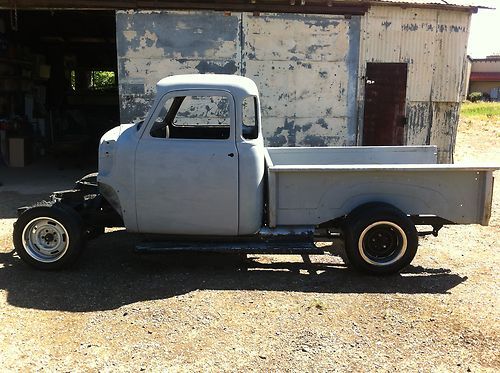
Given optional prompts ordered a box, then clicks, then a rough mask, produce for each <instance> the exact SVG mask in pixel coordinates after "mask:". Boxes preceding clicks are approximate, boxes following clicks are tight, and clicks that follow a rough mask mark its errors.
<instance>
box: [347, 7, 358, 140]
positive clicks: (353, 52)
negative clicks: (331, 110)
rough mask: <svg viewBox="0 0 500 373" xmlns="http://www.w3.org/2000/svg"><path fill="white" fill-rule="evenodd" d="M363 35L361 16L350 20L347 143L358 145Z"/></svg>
mask: <svg viewBox="0 0 500 373" xmlns="http://www.w3.org/2000/svg"><path fill="white" fill-rule="evenodd" d="M360 35H361V17H360V16H354V17H352V18H351V21H350V22H349V50H348V52H347V68H348V73H347V74H348V83H347V136H348V138H347V145H356V141H357V131H358V100H357V97H358V92H357V90H358V71H359V48H360Z"/></svg>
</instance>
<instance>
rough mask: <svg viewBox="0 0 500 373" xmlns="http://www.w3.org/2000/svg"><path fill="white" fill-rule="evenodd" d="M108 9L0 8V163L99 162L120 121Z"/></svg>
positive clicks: (112, 24)
mask: <svg viewBox="0 0 500 373" xmlns="http://www.w3.org/2000/svg"><path fill="white" fill-rule="evenodd" d="M115 23H116V21H115V12H114V11H112V10H111V11H105V10H100V11H85V10H16V11H13V10H3V11H1V12H0V75H1V76H2V79H1V82H0V85H1V86H0V121H1V122H0V130H1V133H2V141H1V147H2V163H4V165H8V166H11V167H19V166H25V165H27V164H29V163H30V162H37V161H39V160H40V159H45V160H46V161H45V162H44V164H45V165H47V164H48V165H50V166H53V167H55V168H65V169H67V168H75V167H78V168H89V169H90V168H91V169H96V167H97V147H98V142H99V139H100V137H101V135H102V134H103V133H104V132H105V131H107V130H108V129H109V128H112V127H114V126H116V125H117V124H118V123H119V102H118V84H117V62H116V61H117V60H116V34H115V32H116V31H115V30H116V26H115Z"/></svg>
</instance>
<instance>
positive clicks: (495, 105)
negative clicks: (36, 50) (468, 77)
mask: <svg viewBox="0 0 500 373" xmlns="http://www.w3.org/2000/svg"><path fill="white" fill-rule="evenodd" d="M460 115H461V116H463V117H466V118H472V117H476V118H477V117H483V118H493V117H500V102H464V103H463V104H462V109H461V111H460Z"/></svg>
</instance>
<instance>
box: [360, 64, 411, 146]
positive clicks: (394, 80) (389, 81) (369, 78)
mask: <svg viewBox="0 0 500 373" xmlns="http://www.w3.org/2000/svg"><path fill="white" fill-rule="evenodd" d="M406 78H407V65H406V63H368V64H367V65H366V79H365V115H364V124H363V145H404V136H405V130H404V126H405V124H406V118H405V97H406Z"/></svg>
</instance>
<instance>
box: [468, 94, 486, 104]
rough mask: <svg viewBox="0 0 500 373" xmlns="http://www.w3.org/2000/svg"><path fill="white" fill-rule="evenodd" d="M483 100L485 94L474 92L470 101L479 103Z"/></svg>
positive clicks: (470, 96)
mask: <svg viewBox="0 0 500 373" xmlns="http://www.w3.org/2000/svg"><path fill="white" fill-rule="evenodd" d="M481 98H483V94H482V93H481V92H472V93H471V94H470V95H469V101H471V102H477V101H479V100H481Z"/></svg>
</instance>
